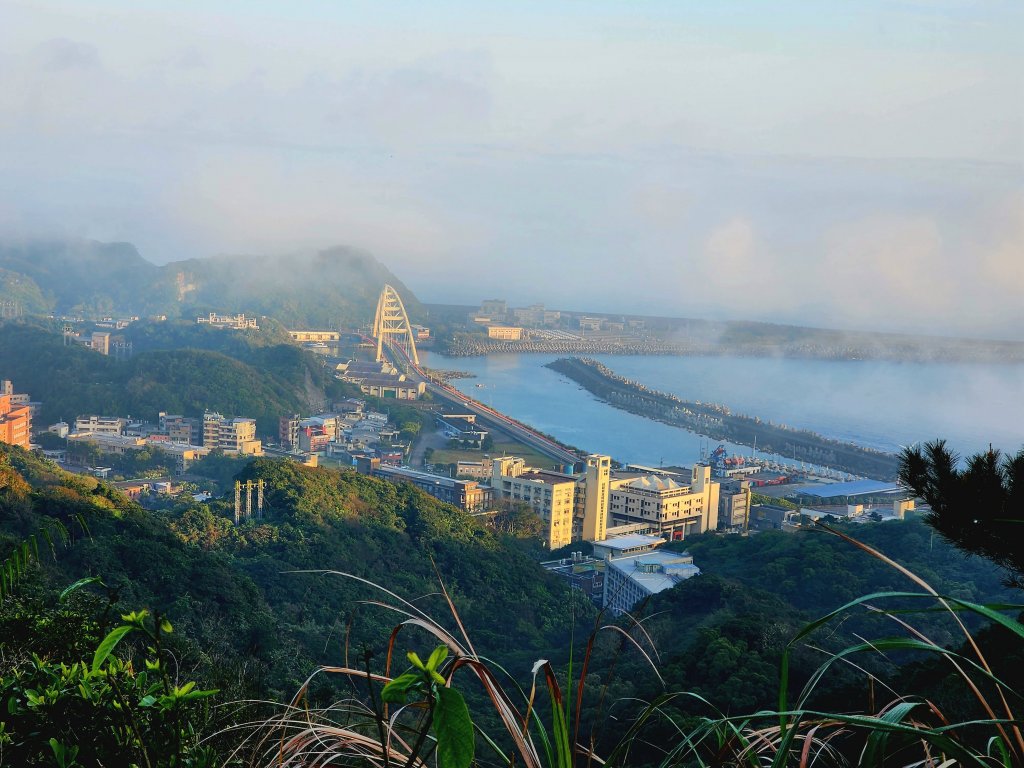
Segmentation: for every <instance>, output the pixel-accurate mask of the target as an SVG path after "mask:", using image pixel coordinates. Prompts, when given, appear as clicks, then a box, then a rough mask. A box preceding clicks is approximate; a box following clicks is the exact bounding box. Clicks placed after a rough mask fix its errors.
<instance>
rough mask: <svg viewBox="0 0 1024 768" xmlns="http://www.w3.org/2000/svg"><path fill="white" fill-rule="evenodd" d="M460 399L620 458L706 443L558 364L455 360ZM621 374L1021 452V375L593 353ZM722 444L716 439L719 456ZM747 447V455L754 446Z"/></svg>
mask: <svg viewBox="0 0 1024 768" xmlns="http://www.w3.org/2000/svg"><path fill="white" fill-rule="evenodd" d="M421 357H422V361H423V364H424V365H426V366H428V367H431V368H448V369H454V370H461V371H466V372H469V373H472V374H475V376H476V378H471V379H457V380H456V381H454V382H453V384H454V385H455V386H456V387H458V388H459V389H460V390H461V391H463V392H465V393H467V394H469V395H471V396H473V397H475V398H477V399H478V400H481V401H482V402H484V403H486V404H488V405H490V406H492V407H494V408H497V409H498V410H500V411H502V412H504V413H506V414H508V415H509V416H512V417H513V418H516V419H519V420H521V421H524V422H526V423H527V424H530V425H531V426H533V427H535V428H537V429H539V430H540V431H542V432H547V433H549V434H551V435H553V436H555V437H557V438H558V439H560V440H562V441H564V442H567V443H570V444H572V445H575V446H577V447H579V448H582V449H584V450H589V451H594V452H597V453H607V454H610V455H611V456H613V457H614V458H616V459H618V460H620V461H627V462H637V463H643V464H651V465H657V464H658V463H659V462H664V463H665V464H685V465H688V464H690V463H692V462H693V461H695V460H697V459H698V458H699V457H700V451H701V448H702V445H703V446H707V444H708V442H709V441H708V440H707V439H706V438H702V437H700V436H698V435H695V434H693V433H690V432H687V431H685V430H682V429H679V428H677V427H670V426H668V425H666V424H661V423H659V422H655V421H651V420H649V419H645V418H643V417H640V416H635V415H633V414H630V413H626V412H625V411H621V410H619V409H617V408H613V407H611V406H610V405H607V404H605V403H603V402H601V401H599V400H597V399H596V398H595V397H594V396H593V395H591V394H590V393H589V392H586V391H584V390H582V389H580V387H579V386H578V385H577V384H575V383H574V382H572V381H570V380H568V379H566V378H565V377H563V376H561V375H560V374H558V373H555V372H554V371H552V370H550V369H548V368H545V367H544V365H545V364H546V363H549V362H551V361H552V360H554V359H555V358H556V356H555V355H536V354H520V355H516V354H506V355H490V356H487V357H468V358H467V357H462V358H448V357H444V356H443V355H439V354H436V353H422V354H421ZM594 357H595V358H596V359H598V360H600V361H601V362H602V363H604V364H605V365H607V366H608V367H609V368H611V369H612V370H613V371H615V372H616V373H618V374H619V375H622V376H625V377H627V378H630V379H634V380H636V381H639V382H641V383H643V384H646V385H647V386H649V387H652V388H654V389H659V390H662V391H665V392H671V393H673V394H676V395H678V396H679V397H681V398H684V399H687V400H702V401H705V402H716V403H721V404H723V405H727V406H729V407H730V408H731V409H732V410H733V411H735V412H737V413H743V414H747V415H750V416H758V417H760V418H761V419H764V420H765V421H773V422H775V423H781V424H786V425H789V426H791V427H799V428H804V429H810V430H813V431H815V432H818V433H820V434H823V435H825V436H828V437H833V438H837V439H840V440H847V441H850V442H854V443H858V444H860V445H864V446H868V447H872V448H877V449H880V450H885V451H898V450H899V448H900V446H901V445H907V444H910V443H914V442H918V441H924V440H931V439H934V438H936V437H944V438H946V439H947V440H948V441H949V442H950V444H951V445H952V446H953V447H954V448H955V449H956V450H957V451H960V452H961V453H970V452H974V451H980V450H983V449H986V448H987V447H988V445H989V443H990V442H991V443H992V445H993V446H994V447H996V448H1001V449H1003V450H1004V451H1014V452H1015V451H1016V450H1018V449H1019V448H1020V447H1021V446H1022V445H1024V366H1021V365H1006V366H1000V365H968V364H958V363H892V362H884V361H872V360H857V361H826V360H798V359H787V358H738V357H670V356H628V355H622V356H619V355H595V356H594ZM715 445H717V441H712V442H711V448H714V446H715ZM738 450H740V451H742V452H744V453H746V454H748V455H749V453H750V449H749V448H746V449H743V448H739V449H738Z"/></svg>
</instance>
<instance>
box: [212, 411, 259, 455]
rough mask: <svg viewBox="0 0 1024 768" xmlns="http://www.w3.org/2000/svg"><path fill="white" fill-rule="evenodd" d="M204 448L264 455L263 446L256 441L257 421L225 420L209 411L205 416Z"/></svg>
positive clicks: (242, 419) (240, 453)
mask: <svg viewBox="0 0 1024 768" xmlns="http://www.w3.org/2000/svg"><path fill="white" fill-rule="evenodd" d="M203 447H204V448H209V449H210V450H211V451H214V450H220V451H224V453H233V454H239V455H247V456H248V455H252V456H259V455H262V453H263V444H262V443H261V442H260V441H259V440H257V439H256V420H255V419H244V418H225V417H224V416H221V415H220V414H219V413H211V412H209V411H207V412H206V413H204V414H203Z"/></svg>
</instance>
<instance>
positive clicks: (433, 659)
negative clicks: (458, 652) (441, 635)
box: [427, 645, 448, 672]
mask: <svg viewBox="0 0 1024 768" xmlns="http://www.w3.org/2000/svg"><path fill="white" fill-rule="evenodd" d="M446 658H448V649H447V648H446V647H445V646H443V645H439V646H437V648H435V649H434V652H433V653H432V654H430V658H429V659H427V669H428V670H430V671H431V672H436V671H437V668H438V667H439V666H441V662H442V661H444V660H445V659H446Z"/></svg>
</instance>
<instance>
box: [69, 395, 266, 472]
mask: <svg viewBox="0 0 1024 768" xmlns="http://www.w3.org/2000/svg"><path fill="white" fill-rule="evenodd" d="M49 431H51V432H54V433H56V434H57V435H58V436H60V437H66V438H67V441H68V449H67V450H68V452H70V453H71V454H72V455H73V456H74V455H80V454H83V453H85V452H86V451H84V450H83V449H86V448H88V449H93V450H95V451H98V453H99V454H101V455H124V454H126V453H129V452H132V451H145V450H150V451H152V450H159V451H163V452H164V453H166V454H169V455H171V456H173V457H175V459H176V462H175V470H176V472H177V474H184V473H185V472H186V471H187V470H188V467H189V465H190V464H191V463H192V462H194V461H196V460H198V459H201V458H202V457H204V456H206V455H208V454H209V453H210V452H211V451H222V452H224V453H226V454H230V455H236V456H260V455H262V454H263V444H262V441H260V440H259V439H258V438H257V437H256V420H255V419H250V418H242V417H229V416H223V415H222V414H220V413H216V412H212V411H207V412H206V413H204V414H203V416H202V418H197V417H189V416H182V415H180V414H168V413H163V412H161V413H160V415H159V420H158V421H157V422H156V423H153V422H148V421H143V420H133V419H131V418H128V417H124V416H98V415H95V414H90V415H84V416H79V417H78V418H76V419H75V422H74V425H73V428H72V427H71V426H70V425H68V424H66V423H64V422H58V423H57V424H54V425H52V426H50V427H49ZM54 458H61V457H59V456H54Z"/></svg>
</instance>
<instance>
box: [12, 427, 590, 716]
mask: <svg viewBox="0 0 1024 768" xmlns="http://www.w3.org/2000/svg"><path fill="white" fill-rule="evenodd" d="M244 477H245V478H257V479H263V480H265V482H266V484H267V496H266V498H267V508H266V511H265V516H264V519H263V520H261V521H248V522H243V523H242V524H241V525H239V526H235V525H234V524H233V523H232V522H231V521H230V517H229V516H230V514H231V509H230V505H229V504H228V503H227V502H212V503H210V504H195V503H193V502H191V499H188V500H187V502H183V503H182V504H180V505H179V506H178V507H176V508H175V509H173V510H171V511H169V512H166V513H159V514H158V513H150V512H147V511H145V510H143V509H141V508H140V507H138V506H137V505H136V504H134V503H133V502H130V501H128V500H127V499H125V498H124V497H123V496H121V495H120V494H119V493H117V492H114V491H110V490H108V489H107V488H106V487H105V486H104V485H102V484H100V483H98V482H97V481H95V480H93V479H91V478H86V477H80V476H75V475H69V474H68V473H65V472H63V471H62V470H60V469H57V468H56V467H55V466H54V465H51V464H49V463H48V462H43V461H41V460H39V459H37V458H35V457H34V456H32V455H31V454H28V453H26V452H25V451H22V450H20V449H17V448H11V447H8V446H2V445H0V551H3V552H5V553H6V552H7V551H8V549H9V548H10V547H11V546H12V545H13V542H15V541H18V540H20V539H22V538H24V537H26V536H28V535H29V534H31V533H32V532H34V531H36V530H38V529H39V528H40V526H41V525H42V524H43V522H44V521H45V520H47V519H58V520H61V521H62V522H63V523H64V524H65V525H66V526H67V527H68V528H69V529H71V530H76V529H77V528H78V526H77V524H76V523H75V521H74V519H73V516H74V515H75V514H81V515H82V516H83V517H84V519H85V522H86V523H87V525H88V530H89V534H88V536H84V535H82V536H79V537H78V539H77V540H76V541H75V542H74V543H73V544H72V545H71V546H69V547H67V548H66V549H63V548H58V549H57V551H56V556H55V559H54V560H52V561H51V562H48V563H46V565H45V566H44V567H43V568H41V569H39V570H37V571H35V573H34V574H33V576H32V583H31V585H30V586H29V587H27V588H26V589H27V590H28V592H29V593H30V594H32V595H35V596H36V597H38V598H40V599H47V598H46V596H47V595H49V596H50V598H53V597H54V596H55V592H56V591H57V590H59V589H61V588H62V587H63V586H66V585H67V584H69V583H71V582H73V581H75V580H76V579H78V578H81V577H83V576H87V575H99V576H102V578H103V580H104V582H105V583H106V584H107V585H108V587H109V588H110V589H111V590H113V591H115V592H116V596H117V599H118V606H119V607H120V608H121V609H122V610H124V609H127V608H129V607H130V608H137V607H142V606H145V607H147V608H149V609H150V610H155V611H160V612H161V613H162V614H166V615H167V616H168V618H169V619H170V620H171V621H172V623H173V624H174V626H175V628H176V633H177V634H178V635H179V639H180V641H181V642H183V643H184V645H183V646H182V649H181V650H182V653H183V657H184V658H185V659H187V661H188V665H189V668H190V674H193V675H198V676H199V677H200V678H201V679H202V680H203V681H204V684H209V685H215V686H216V687H221V688H225V689H227V690H228V691H231V692H232V693H233V694H235V695H239V694H245V695H256V696H260V697H266V696H267V695H273V696H274V697H277V698H278V699H282V698H285V697H288V696H290V695H291V694H292V693H294V691H295V689H297V687H298V685H299V684H300V683H301V681H302V680H304V679H305V677H306V676H307V675H308V674H310V672H312V671H313V669H314V668H315V667H316V665H317V664H326V663H333V664H340V663H342V662H343V660H344V654H345V652H346V643H347V644H348V647H351V648H359V647H360V646H361V645H363V644H367V645H369V646H372V647H375V648H377V649H378V650H380V649H382V647H383V645H384V644H385V643H386V641H387V636H388V634H389V632H390V630H391V628H392V627H393V626H394V624H395V623H396V621H397V618H396V617H395V616H394V615H393V614H390V613H388V612H386V611H379V610H378V611H375V610H373V609H372V608H368V607H365V606H362V607H361V605H360V603H359V601H361V600H367V599H371V598H374V597H379V593H376V592H375V591H373V590H372V589H370V588H368V587H366V586H364V585H361V584H359V583H358V582H356V581H353V580H350V579H345V578H341V577H338V576H325V575H321V574H311V573H302V572H300V571H306V570H321V569H328V570H336V571H345V572H349V573H352V574H355V575H359V576H363V577H365V578H369V579H373V580H376V581H378V582H380V583H382V584H383V585H385V586H387V587H388V588H390V589H393V590H394V591H396V592H397V593H399V594H401V595H403V596H407V597H417V596H423V597H422V599H421V600H419V601H418V603H417V604H418V605H419V607H420V608H422V609H423V610H426V611H428V612H430V613H432V614H434V615H436V616H438V617H439V618H441V619H444V617H445V613H446V609H445V607H444V603H443V600H442V598H441V597H440V596H439V595H438V594H437V593H438V575H440V577H441V578H442V579H443V580H444V583H445V586H446V588H447V589H448V590H449V592H450V594H451V595H452V598H453V600H454V601H455V603H456V605H457V606H458V607H459V609H460V611H461V614H462V618H463V620H464V621H465V622H466V623H467V625H468V626H471V627H473V628H474V630H475V631H474V635H473V639H474V642H475V643H476V645H477V646H478V648H479V649H487V650H489V651H490V652H492V653H500V654H502V656H503V657H504V658H506V659H510V661H511V662H512V663H513V664H516V663H519V662H521V664H522V665H523V666H526V668H528V664H529V663H530V662H531V661H532V659H533V655H534V653H535V652H536V651H537V650H538V649H540V648H543V647H560V646H562V645H564V644H565V642H566V641H567V638H568V636H569V632H570V628H571V622H572V611H571V610H570V609H569V603H570V602H571V601H570V600H568V598H569V595H568V592H569V590H568V587H567V586H565V585H564V584H563V583H562V582H560V581H559V580H557V579H555V578H554V577H551V576H549V575H548V574H546V573H545V572H544V571H543V570H542V569H541V568H540V567H539V566H538V565H537V564H536V563H534V562H532V561H530V560H529V559H527V558H526V557H525V556H524V555H523V554H522V553H521V552H520V551H519V550H518V549H517V548H516V547H515V546H514V545H512V544H510V543H506V542H504V541H503V540H501V539H499V538H497V537H496V536H495V535H493V534H492V533H490V532H488V531H487V530H485V529H483V528H481V527H479V526H478V525H477V524H476V523H475V522H474V521H473V520H472V518H470V517H468V516H466V515H464V514H463V513H461V512H459V511H458V510H457V509H455V508H454V507H451V506H448V505H445V504H441V503H440V502H437V501H436V500H435V499H433V498H431V497H429V496H426V495H425V494H423V493H422V492H420V491H418V490H416V489H415V488H413V487H411V486H395V485H391V484H389V483H386V482H384V481H381V480H376V479H373V478H368V477H363V476H360V475H357V474H355V473H353V472H339V471H335V470H326V469H311V468H308V467H303V466H300V465H297V464H293V463H290V462H286V461H278V460H257V461H255V462H253V463H252V464H250V465H249V467H248V468H247V469H246V470H245V473H244ZM11 607H12V605H11V603H10V602H7V603H4V604H3V610H0V617H2V616H3V615H6V616H7V619H8V620H9V621H13V622H14V623H16V621H15V618H13V617H12V616H11V615H10V613H7V614H5V613H4V611H5V610H6V609H9V608H11ZM581 610H583V612H584V613H586V612H587V610H588V609H587V607H586V606H581ZM357 614H358V618H357V620H356V621H354V622H351V627H349V623H350V620H351V619H353V618H354V617H356V616H357ZM448 623H449V624H451V622H450V621H449V622H448ZM0 624H2V619H0ZM452 629H453V631H454V630H455V628H454V627H453V628H452ZM3 642H4V641H3V640H2V639H0V646H2V645H3ZM424 642H425V641H424ZM520 657H521V658H520ZM243 689H247V690H243Z"/></svg>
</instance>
